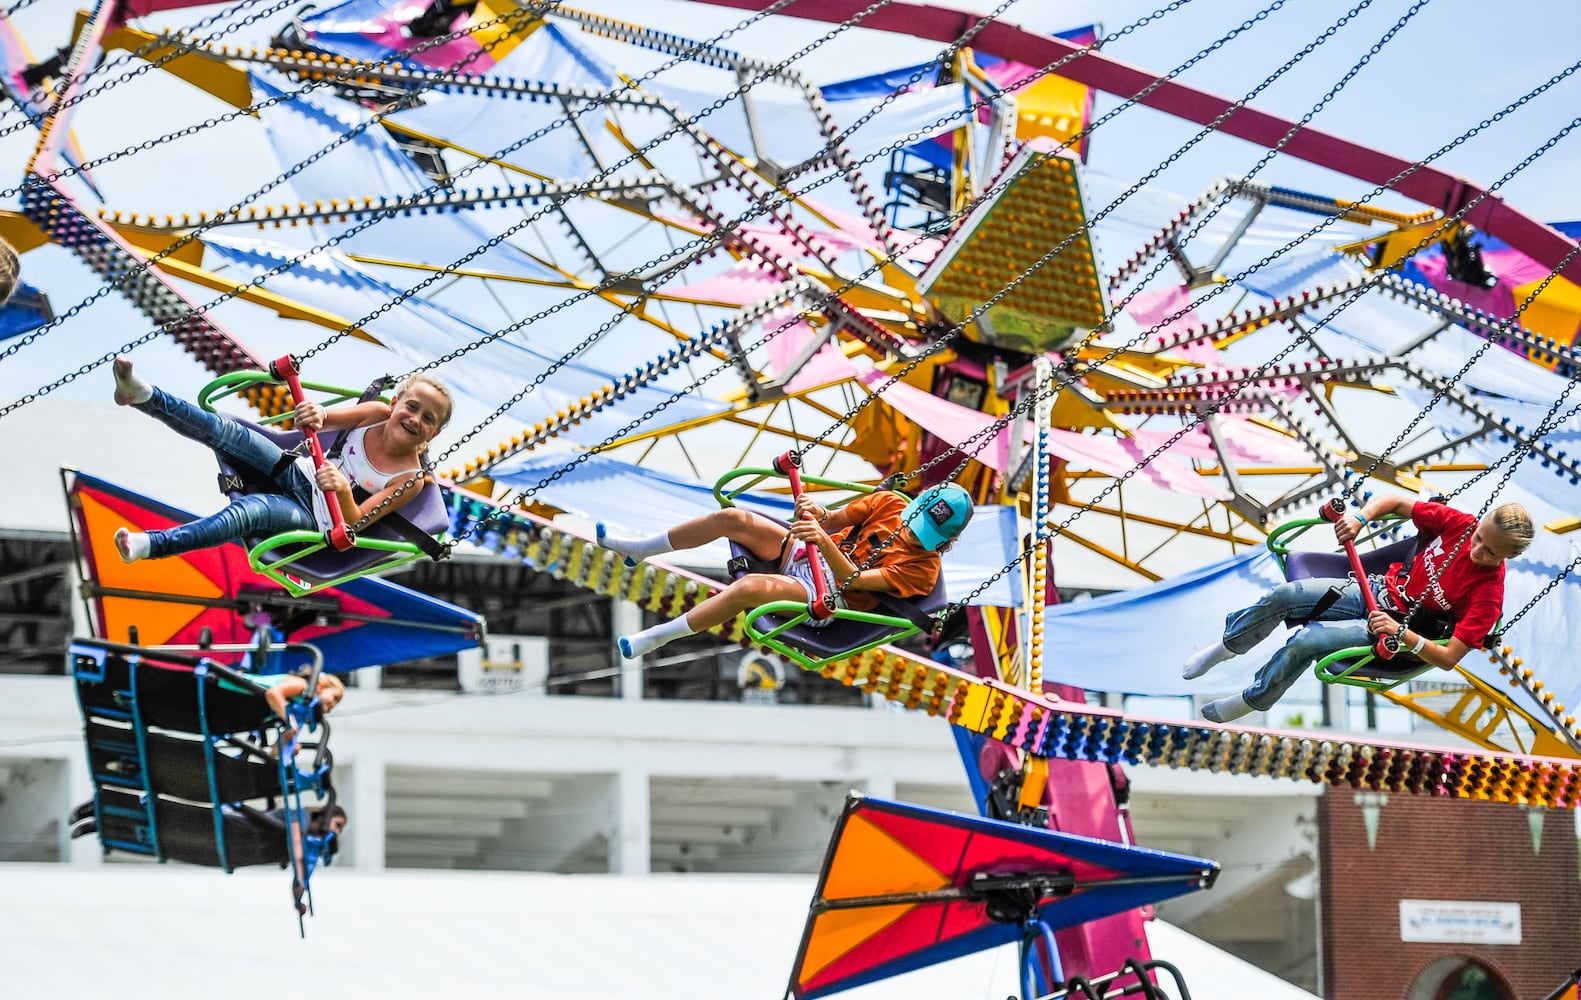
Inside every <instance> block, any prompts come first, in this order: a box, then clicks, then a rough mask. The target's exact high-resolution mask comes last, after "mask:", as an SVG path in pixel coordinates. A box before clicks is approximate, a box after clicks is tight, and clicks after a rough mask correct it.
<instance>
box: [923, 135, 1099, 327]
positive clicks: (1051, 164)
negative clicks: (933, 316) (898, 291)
mask: <svg viewBox="0 0 1581 1000" xmlns="http://www.w3.org/2000/svg"><path fill="white" fill-rule="evenodd" d="M1004 177H1005V178H1006V179H1004V180H1002V181H1001V182H1000V183H999V186H998V187H997V190H996V193H995V194H994V195H993V196H991V197H989V198H987V199H985V200H984V201H983V202H982V203H981V204H980V205H979V206H978V207H977V208H976V209H974V210H973V211H972V213H971V214H970V215H969V216H968V217H967V218H966V220H965V221H964V222H963V223H962V224H961V226H960V227H959V228H958V229H957V230H956V231H955V232H954V234H952V235H951V237H950V240H949V241H948V242H947V243H946V244H945V247H944V249H943V250H941V251H940V252H939V255H938V257H936V258H935V259H934V261H933V263H932V264H930V265H929V266H928V269H927V270H926V271H925V272H924V273H923V276H922V278H921V280H920V281H919V282H918V287H919V289H920V290H921V291H922V292H923V293H924V294H925V295H927V296H928V297H929V299H930V301H931V302H932V304H933V306H934V307H935V308H936V309H937V310H938V311H939V313H940V314H942V315H943V316H944V317H945V318H947V319H949V320H950V321H952V322H955V323H958V324H959V323H963V322H965V320H966V317H967V316H968V315H970V314H972V313H973V312H975V311H976V310H977V309H978V308H979V307H980V306H981V305H982V304H983V303H985V302H988V301H990V300H991V299H994V298H995V296H997V295H999V293H1001V292H1004V289H1005V286H1006V284H1007V282H1008V281H1009V279H1011V278H1014V277H1017V276H1020V275H1022V274H1023V273H1025V272H1027V271H1028V270H1029V269H1030V268H1032V267H1033V265H1034V264H1037V263H1038V262H1039V261H1040V260H1041V259H1042V258H1043V257H1045V256H1046V255H1047V254H1048V253H1049V252H1050V251H1052V250H1054V248H1056V247H1059V246H1063V250H1061V251H1060V253H1058V254H1057V255H1055V256H1054V257H1053V258H1051V259H1049V260H1047V261H1046V262H1044V263H1043V264H1042V265H1041V266H1039V267H1037V268H1036V270H1033V271H1032V272H1031V273H1030V274H1027V275H1026V276H1025V278H1024V280H1021V281H1020V282H1019V283H1018V284H1016V285H1015V286H1014V287H1013V288H1011V289H1010V290H1009V291H1008V292H1006V293H1005V294H1003V295H1002V296H1001V297H999V298H998V299H997V300H996V301H995V304H994V305H993V306H991V307H990V308H989V309H988V310H987V311H986V312H984V313H983V314H982V315H980V316H979V317H978V318H977V319H976V320H975V321H974V322H973V323H972V324H971V325H970V327H969V328H968V329H967V331H966V333H967V336H969V337H971V338H972V339H975V340H979V341H981V342H983V343H988V344H994V345H997V346H1002V347H1009V348H1013V349H1015V350H1019V351H1025V352H1028V353H1041V352H1043V351H1050V350H1057V349H1059V348H1061V347H1064V346H1065V345H1067V344H1068V343H1070V341H1071V340H1072V339H1073V337H1074V336H1075V333H1076V331H1077V330H1078V329H1081V328H1087V329H1091V328H1094V327H1097V326H1099V325H1101V324H1102V323H1103V322H1104V319H1105V317H1106V316H1107V315H1108V297H1107V289H1108V284H1107V282H1106V281H1104V280H1103V278H1102V276H1101V275H1100V273H1099V270H1098V264H1097V257H1096V251H1095V248H1094V246H1093V243H1092V239H1091V234H1090V233H1088V232H1087V230H1086V222H1087V213H1086V206H1085V201H1084V199H1083V195H1082V192H1081V184H1080V179H1079V171H1078V164H1077V162H1076V161H1075V160H1074V159H1073V158H1072V157H1069V156H1065V155H1060V154H1058V153H1056V152H1054V149H1053V144H1052V143H1050V142H1049V141H1048V140H1034V141H1033V142H1031V143H1029V144H1027V146H1026V147H1025V148H1023V150H1022V151H1021V152H1020V153H1018V154H1017V155H1016V157H1015V159H1013V160H1012V161H1011V163H1010V165H1009V166H1008V167H1006V169H1005V174H1004Z"/></svg>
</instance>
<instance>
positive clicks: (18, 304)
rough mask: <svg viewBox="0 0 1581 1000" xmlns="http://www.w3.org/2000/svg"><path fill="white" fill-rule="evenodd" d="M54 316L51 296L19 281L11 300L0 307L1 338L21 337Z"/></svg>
mask: <svg viewBox="0 0 1581 1000" xmlns="http://www.w3.org/2000/svg"><path fill="white" fill-rule="evenodd" d="M54 318H55V313H54V310H52V309H51V308H50V307H49V298H48V297H47V296H46V295H45V294H44V293H43V292H41V291H39V290H38V289H37V288H35V287H33V286H32V285H30V284H28V283H27V282H25V281H24V282H19V283H18V284H17V286H16V291H15V292H13V293H12V295H11V300H10V301H9V302H7V303H6V304H5V307H4V308H3V309H0V340H8V339H10V338H11V337H20V336H21V335H22V334H24V333H27V332H28V331H30V330H37V329H38V328H39V327H41V326H43V325H44V324H45V323H48V322H49V321H50V320H52V319H54Z"/></svg>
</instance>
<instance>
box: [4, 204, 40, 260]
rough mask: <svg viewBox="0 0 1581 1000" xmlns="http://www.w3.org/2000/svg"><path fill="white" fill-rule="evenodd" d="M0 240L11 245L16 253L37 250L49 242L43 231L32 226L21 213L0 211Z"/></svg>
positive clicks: (30, 220) (29, 220)
mask: <svg viewBox="0 0 1581 1000" xmlns="http://www.w3.org/2000/svg"><path fill="white" fill-rule="evenodd" d="M0 238H4V239H5V241H6V242H7V243H9V244H11V246H12V247H13V248H14V249H15V250H16V252H17V253H27V252H28V251H29V250H37V249H38V248H39V247H41V246H43V245H44V244H46V243H48V242H49V237H48V236H45V235H44V230H42V229H40V228H38V226H36V225H34V224H33V220H32V219H29V218H28V217H27V216H25V215H23V214H22V213H21V212H10V211H0Z"/></svg>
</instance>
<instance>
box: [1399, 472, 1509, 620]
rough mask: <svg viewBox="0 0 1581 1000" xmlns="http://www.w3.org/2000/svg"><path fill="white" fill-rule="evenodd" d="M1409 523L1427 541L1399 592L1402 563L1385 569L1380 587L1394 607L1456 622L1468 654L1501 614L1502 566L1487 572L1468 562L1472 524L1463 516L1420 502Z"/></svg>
mask: <svg viewBox="0 0 1581 1000" xmlns="http://www.w3.org/2000/svg"><path fill="white" fill-rule="evenodd" d="M1411 521H1412V523H1414V524H1415V525H1416V530H1417V533H1418V535H1419V536H1420V537H1422V538H1424V539H1427V540H1428V541H1427V542H1426V544H1425V545H1423V546H1421V548H1420V549H1419V550H1418V552H1417V555H1416V559H1415V561H1413V562H1412V563H1411V572H1410V574H1409V575H1408V576H1407V577H1406V580H1405V586H1404V588H1403V590H1402V588H1401V586H1400V569H1401V567H1402V565H1403V564H1402V563H1395V564H1394V565H1393V566H1390V567H1389V574H1388V577H1387V579H1386V580H1385V586H1386V587H1387V588H1388V591H1389V597H1390V599H1391V600H1392V601H1393V602H1394V606H1395V608H1396V609H1397V610H1401V611H1403V610H1405V609H1406V608H1407V607H1423V608H1427V609H1428V610H1430V611H1440V612H1448V613H1449V614H1451V615H1453V616H1454V617H1455V638H1457V639H1459V640H1460V641H1461V642H1463V643H1465V644H1466V645H1468V646H1470V647H1472V648H1473V649H1475V648H1477V647H1478V646H1481V645H1482V643H1483V642H1484V641H1485V640H1486V639H1487V637H1488V632H1489V631H1490V630H1491V629H1492V628H1493V626H1494V625H1496V624H1497V623H1498V620H1499V616H1500V615H1501V614H1503V612H1504V564H1503V563H1502V562H1501V563H1499V564H1498V565H1497V566H1494V567H1492V568H1491V569H1486V568H1483V567H1481V566H1478V565H1476V564H1474V563H1473V562H1472V561H1471V544H1472V543H1471V536H1472V533H1473V532H1475V531H1476V530H1477V519H1476V518H1475V517H1472V516H1471V515H1470V514H1467V513H1465V512H1464V511H1459V510H1456V509H1455V508H1453V507H1446V506H1444V505H1443V504H1441V503H1428V502H1426V501H1423V502H1421V503H1418V504H1417V505H1416V506H1414V507H1412V508H1411ZM1451 553H1453V554H1454V558H1453V559H1450V554H1451ZM1446 560H1447V561H1448V566H1445V561H1446ZM1424 592H1426V597H1425V598H1424V597H1423V593H1424ZM1407 602H1409V603H1407Z"/></svg>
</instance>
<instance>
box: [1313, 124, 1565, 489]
mask: <svg viewBox="0 0 1581 1000" xmlns="http://www.w3.org/2000/svg"><path fill="white" fill-rule="evenodd" d="M1577 128H1581V117H1576V118H1572V119H1571V120H1570V123H1569V124H1568V125H1566V126H1565V127H1564V128H1562V129H1560V130H1559V132H1558V133H1556V134H1555V135H1554V136H1553V137H1552V138H1550V139H1549V140H1548V141H1547V142H1545V143H1543V144H1542V145H1541V146H1539V147H1538V148H1537V149H1535V150H1533V151H1532V153H1531V154H1530V155H1528V156H1527V157H1526V158H1525V159H1524V160H1522V161H1521V162H1520V163H1518V164H1516V165H1515V166H1514V167H1512V168H1510V170H1509V171H1508V172H1507V173H1505V175H1504V176H1503V177H1500V178H1499V179H1498V181H1496V182H1495V183H1494V184H1493V185H1492V186H1490V187H1489V188H1488V189H1487V190H1486V191H1484V192H1482V193H1481V194H1479V195H1478V196H1477V197H1475V198H1473V199H1471V201H1470V202H1469V203H1468V204H1467V205H1466V206H1465V207H1464V208H1462V209H1460V210H1459V211H1457V212H1456V213H1455V214H1454V215H1452V216H1448V217H1446V218H1445V219H1444V221H1443V222H1441V223H1440V224H1439V225H1438V226H1437V227H1435V228H1434V230H1433V231H1432V232H1431V233H1429V234H1428V235H1427V236H1426V237H1425V238H1424V239H1423V240H1422V241H1421V242H1419V243H1418V244H1417V247H1416V250H1414V251H1412V253H1413V255H1414V254H1415V253H1416V252H1418V251H1420V250H1421V249H1422V248H1423V247H1424V246H1425V245H1426V243H1427V242H1428V241H1430V240H1432V239H1435V238H1437V236H1438V234H1439V233H1441V232H1443V231H1444V230H1445V229H1446V228H1448V226H1449V225H1450V224H1451V223H1452V222H1455V223H1458V222H1459V221H1460V220H1461V219H1464V218H1465V217H1466V215H1467V214H1468V213H1469V212H1470V211H1471V210H1472V209H1473V208H1475V207H1476V206H1477V205H1479V204H1481V203H1482V202H1483V201H1485V200H1487V199H1488V198H1490V197H1492V195H1493V193H1494V192H1495V191H1497V190H1498V189H1499V188H1501V187H1503V186H1504V184H1505V183H1506V182H1507V181H1509V180H1510V179H1511V178H1512V177H1514V176H1515V175H1516V174H1518V173H1520V172H1521V171H1522V170H1525V169H1526V168H1527V167H1528V166H1530V165H1531V164H1532V163H1534V162H1535V161H1536V160H1537V158H1538V157H1540V156H1542V155H1543V154H1544V153H1546V152H1548V150H1550V149H1552V148H1553V147H1554V146H1556V145H1558V143H1559V141H1560V140H1561V139H1563V138H1564V137H1565V136H1567V135H1569V134H1570V133H1571V132H1572V131H1574V130H1575V129H1577ZM1578 253H1581V245H1577V246H1574V247H1572V248H1571V249H1570V252H1569V253H1567V254H1565V256H1564V259H1563V260H1562V261H1560V262H1559V264H1558V266H1557V267H1555V268H1554V270H1553V271H1552V272H1550V273H1549V274H1548V276H1547V277H1545V278H1543V280H1542V281H1541V282H1540V283H1539V284H1538V285H1537V287H1536V288H1534V289H1533V290H1532V293H1531V294H1530V295H1529V296H1527V299H1526V303H1525V304H1524V305H1522V306H1521V310H1524V309H1525V308H1526V306H1527V305H1530V304H1531V302H1532V300H1534V299H1535V298H1536V297H1537V296H1538V294H1539V293H1541V292H1542V290H1543V289H1545V288H1547V287H1548V286H1549V285H1550V284H1552V283H1553V281H1554V279H1556V278H1558V277H1559V275H1560V273H1561V272H1562V271H1563V270H1564V269H1565V267H1566V266H1567V265H1568V264H1569V263H1570V262H1571V261H1572V260H1574V259H1575V257H1576V255H1577V254H1578ZM1376 284H1377V282H1376V280H1375V281H1373V282H1370V283H1369V284H1368V285H1367V286H1366V287H1372V286H1374V285H1376ZM1519 315H1520V311H1517V312H1516V313H1515V314H1513V315H1511V316H1508V317H1506V318H1505V319H1503V320H1502V321H1500V323H1499V325H1498V326H1497V327H1496V328H1495V329H1494V330H1492V331H1489V333H1488V334H1487V336H1486V337H1485V338H1484V339H1483V341H1482V343H1481V344H1479V345H1478V346H1477V349H1476V350H1475V351H1473V352H1472V353H1471V357H1469V358H1467V359H1466V363H1465V364H1463V365H1461V366H1460V370H1459V371H1457V372H1456V373H1455V374H1454V375H1452V376H1450V377H1449V379H1448V380H1446V381H1444V382H1443V384H1441V385H1440V386H1439V387H1438V388H1437V389H1436V390H1435V391H1434V392H1433V398H1432V399H1430V400H1429V401H1428V403H1427V405H1426V406H1424V407H1422V409H1421V411H1420V412H1418V413H1417V414H1416V416H1414V417H1412V418H1411V420H1410V421H1409V422H1408V423H1407V424H1406V425H1405V428H1404V429H1403V430H1401V431H1400V433H1398V434H1396V435H1395V436H1394V440H1392V441H1390V442H1389V444H1388V446H1387V447H1386V448H1384V449H1383V451H1381V452H1379V453H1378V455H1376V456H1375V457H1374V458H1373V460H1372V462H1371V463H1369V464H1368V466H1367V468H1366V470H1365V471H1364V472H1363V473H1362V474H1361V476H1360V477H1358V479H1357V481H1356V485H1355V486H1354V487H1350V488H1347V489H1346V490H1345V491H1344V495H1345V497H1346V498H1347V499H1349V498H1351V497H1353V496H1355V493H1356V491H1357V490H1359V489H1360V488H1361V485H1362V483H1363V482H1365V481H1366V480H1367V479H1369V478H1371V476H1372V474H1373V473H1374V472H1375V471H1377V468H1378V466H1379V465H1381V464H1382V463H1383V461H1384V459H1385V458H1387V457H1388V456H1389V454H1390V453H1391V452H1393V451H1394V449H1396V448H1398V447H1399V446H1400V444H1401V443H1402V442H1404V441H1405V439H1406V438H1407V437H1409V436H1410V434H1411V432H1412V431H1413V430H1415V429H1416V427H1417V425H1418V424H1420V423H1421V422H1422V421H1423V420H1426V419H1427V414H1428V412H1429V411H1430V410H1432V408H1433V407H1435V406H1437V405H1438V402H1439V400H1441V399H1443V398H1444V396H1445V395H1446V394H1447V393H1448V392H1449V388H1450V386H1452V385H1455V384H1457V383H1459V381H1460V380H1461V379H1462V378H1464V377H1465V375H1466V373H1467V372H1469V371H1470V370H1471V368H1472V366H1473V365H1475V364H1476V363H1477V361H1479V360H1480V359H1481V358H1482V356H1483V355H1484V354H1486V353H1488V351H1489V350H1490V349H1491V348H1492V347H1493V345H1494V344H1495V343H1496V342H1497V340H1498V336H1499V335H1500V334H1502V333H1507V332H1508V331H1509V330H1510V327H1511V326H1512V325H1513V324H1514V322H1515V319H1516V317H1518V316H1519ZM1326 321H1327V318H1326V317H1325V322H1326ZM1321 325H1322V324H1320V326H1321Z"/></svg>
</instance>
